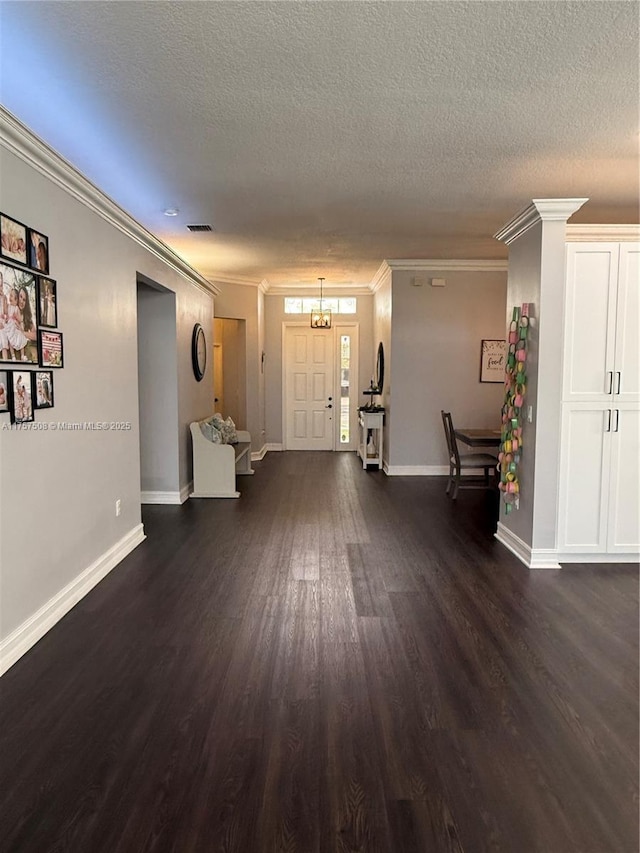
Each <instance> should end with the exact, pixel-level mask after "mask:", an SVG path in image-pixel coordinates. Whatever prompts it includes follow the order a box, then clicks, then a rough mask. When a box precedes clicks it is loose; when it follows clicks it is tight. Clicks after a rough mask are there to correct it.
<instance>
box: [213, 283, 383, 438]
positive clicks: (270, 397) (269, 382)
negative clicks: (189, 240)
mask: <svg viewBox="0 0 640 853" xmlns="http://www.w3.org/2000/svg"><path fill="white" fill-rule="evenodd" d="M288 295H290V296H300V295H307V294H306V293H305V294H301V293H294V292H292V293H291V294H288ZM327 295H332V294H327ZM342 295H347V296H348V295H350V294H342ZM216 304H217V303H216ZM357 307H358V311H357V313H356V314H341V315H334V317H333V322H334V325H337V324H338V323H339V322H340V321H344V322H346V323H347V322H348V323H351V322H357V323H358V324H359V346H358V373H359V379H358V382H359V389H360V390H361V391H362V390H364V389H365V388H368V387H369V383H370V382H371V376H372V375H373V374H374V372H375V348H377V342H376V344H375V347H374V344H373V338H372V327H373V296H372V295H370V294H359V295H358V296H357ZM264 316H265V323H264V330H265V352H266V358H265V372H264V379H265V423H266V427H267V443H268V444H281V443H282V442H283V441H284V437H283V432H282V390H283V389H282V329H283V325H282V324H283V323H284V322H291V323H294V322H298V321H301V320H302V321H304V320H305V319H306V318H305V317H301V316H300V315H299V314H285V313H284V296H282V295H279V294H273V295H270V294H269V293H267V294H266V295H265V297H264ZM366 402H368V398H365V397H364V395H362V396H361V397H360V398H359V403H358V404H359V405H364V404H365V403H366Z"/></svg>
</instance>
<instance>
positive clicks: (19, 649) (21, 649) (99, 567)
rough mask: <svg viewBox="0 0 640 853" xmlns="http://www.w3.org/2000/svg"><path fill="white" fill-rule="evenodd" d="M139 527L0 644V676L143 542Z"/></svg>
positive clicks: (141, 529)
mask: <svg viewBox="0 0 640 853" xmlns="http://www.w3.org/2000/svg"><path fill="white" fill-rule="evenodd" d="M145 538H146V537H145V535H144V528H143V526H142V524H137V525H136V526H135V527H134V528H133V529H132V530H130V531H129V533H127V534H126V536H123V538H122V539H121V540H120V541H119V542H116V544H115V545H114V546H113V547H111V548H109V550H108V551H105V553H104V554H103V555H102V556H101V557H98V559H97V560H96V561H95V562H94V563H92V564H91V565H90V566H89V567H88V568H86V569H85V570H84V571H83V572H81V573H80V574H79V575H78V576H77V577H75V578H74V579H73V580H72V581H71V583H70V584H67V586H65V587H64V589H61V590H60V592H58V593H56V595H54V596H53V598H51V599H49V601H47V603H46V604H45V605H44V606H43V607H41V608H40V609H39V610H38V611H36V613H34V614H33V615H32V616H30V617H29V618H28V619H27V620H26V621H25V622H23V623H22V625H19V626H18V627H17V628H16V630H15V631H13V632H12V633H11V634H9V636H8V637H5V639H4V640H2V642H1V643H0V675H2V674H3V673H5V672H6V671H7V670H8V669H9V667H11V666H13V664H14V663H15V662H16V661H17V660H19V659H20V658H21V657H22V655H24V654H25V653H26V652H28V651H29V649H30V648H31V647H32V646H35V644H36V643H37V642H38V640H40V639H42V637H44V635H45V634H46V633H47V631H49V630H50V629H51V628H53V626H54V625H55V624H56V622H59V621H60V619H62V617H63V616H64V615H65V614H66V613H68V612H69V611H70V610H71V608H72V607H74V606H75V605H76V604H77V603H78V602H79V601H80V600H81V599H82V598H84V596H85V595H86V594H87V593H88V592H89V591H90V590H92V589H93V587H94V586H96V584H98V583H99V582H100V581H101V580H102V579H103V578H104V577H106V575H108V574H109V572H110V571H111V570H112V569H114V568H115V567H116V566H117V565H118V563H120V562H121V561H122V560H124V558H125V557H126V556H127V554H129V553H131V551H133V549H134V548H136V547H137V546H138V545H139V544H140V543H141V542H143V541H144V539H145Z"/></svg>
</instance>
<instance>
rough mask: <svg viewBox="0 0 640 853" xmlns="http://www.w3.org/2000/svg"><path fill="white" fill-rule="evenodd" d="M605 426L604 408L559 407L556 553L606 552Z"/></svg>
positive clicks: (607, 447) (607, 439)
mask: <svg viewBox="0 0 640 853" xmlns="http://www.w3.org/2000/svg"><path fill="white" fill-rule="evenodd" d="M610 421H611V408H610V407H609V406H607V405H605V404H597V403H595V404H594V403H570V404H565V405H564V406H563V415H562V456H561V462H560V496H559V517H558V547H559V549H560V550H561V551H565V552H572V551H573V552H578V553H584V554H588V553H594V554H595V553H601V552H604V551H606V547H607V522H608V518H607V513H608V495H609V493H608V487H609V482H608V466H609V456H610V450H611V433H610V432H609V430H610ZM536 464H540V462H539V461H538V462H537V463H536ZM549 464H552V460H549Z"/></svg>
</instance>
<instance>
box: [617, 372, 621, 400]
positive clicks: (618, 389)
mask: <svg viewBox="0 0 640 853" xmlns="http://www.w3.org/2000/svg"><path fill="white" fill-rule="evenodd" d="M616 376H617V382H616V394H619V393H620V377H621V374H620V371H619V370H617V371H616Z"/></svg>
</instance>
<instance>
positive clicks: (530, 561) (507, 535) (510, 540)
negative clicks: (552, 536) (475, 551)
mask: <svg viewBox="0 0 640 853" xmlns="http://www.w3.org/2000/svg"><path fill="white" fill-rule="evenodd" d="M494 536H495V538H496V539H497V540H498V542H500V544H501V545H504V547H505V548H507V549H508V550H509V551H511V553H512V554H515V555H516V557H517V558H518V559H519V560H520V561H521V562H523V563H524V564H525V566H526V567H527V568H528V569H559V568H561V566H560V563H559V562H558V552H557V551H555V550H552V549H550V548H549V549H547V548H538V549H537V550H533V549H531V548H530V547H529V545H527V543H526V542H524V541H523V540H522V539H520V537H519V536H516V534H515V533H514V532H513V531H512V530H509V528H508V527H506V526H505V525H504V524H502V522H500V521H499V522H498V529H497V530H496V532H495V533H494Z"/></svg>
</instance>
